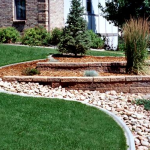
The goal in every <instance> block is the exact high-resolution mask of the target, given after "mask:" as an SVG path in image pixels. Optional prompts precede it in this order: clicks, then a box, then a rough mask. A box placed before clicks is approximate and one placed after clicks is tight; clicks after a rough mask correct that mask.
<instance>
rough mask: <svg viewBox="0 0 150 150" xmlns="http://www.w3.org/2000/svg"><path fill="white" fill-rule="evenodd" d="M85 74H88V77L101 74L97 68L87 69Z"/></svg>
mask: <svg viewBox="0 0 150 150" xmlns="http://www.w3.org/2000/svg"><path fill="white" fill-rule="evenodd" d="M84 76H86V77H95V76H99V73H98V72H97V71H95V70H86V71H85V72H84Z"/></svg>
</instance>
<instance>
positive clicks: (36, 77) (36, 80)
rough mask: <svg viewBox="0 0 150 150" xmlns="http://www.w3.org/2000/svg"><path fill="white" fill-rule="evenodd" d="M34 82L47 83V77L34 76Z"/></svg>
mask: <svg viewBox="0 0 150 150" xmlns="http://www.w3.org/2000/svg"><path fill="white" fill-rule="evenodd" d="M32 80H33V82H47V77H44V76H43V77H40V76H34V77H32Z"/></svg>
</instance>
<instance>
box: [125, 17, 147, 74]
mask: <svg viewBox="0 0 150 150" xmlns="http://www.w3.org/2000/svg"><path fill="white" fill-rule="evenodd" d="M123 35H124V40H125V55H126V59H127V66H126V72H127V73H134V74H141V73H145V70H144V69H145V66H146V63H145V60H146V59H147V58H148V52H147V47H148V41H149V38H148V37H149V25H148V22H147V20H146V19H143V18H139V19H133V18H131V19H130V20H129V21H127V22H126V23H125V25H124V27H123Z"/></svg>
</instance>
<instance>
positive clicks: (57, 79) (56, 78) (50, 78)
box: [47, 77, 61, 82]
mask: <svg viewBox="0 0 150 150" xmlns="http://www.w3.org/2000/svg"><path fill="white" fill-rule="evenodd" d="M60 80H61V79H60V77H47V82H60Z"/></svg>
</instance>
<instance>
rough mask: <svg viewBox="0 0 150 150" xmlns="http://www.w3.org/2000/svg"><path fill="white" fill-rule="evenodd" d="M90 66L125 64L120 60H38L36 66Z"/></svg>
mask: <svg viewBox="0 0 150 150" xmlns="http://www.w3.org/2000/svg"><path fill="white" fill-rule="evenodd" d="M42 66H45V67H92V66H123V67H124V66H126V61H120V62H38V63H37V67H42Z"/></svg>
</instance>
